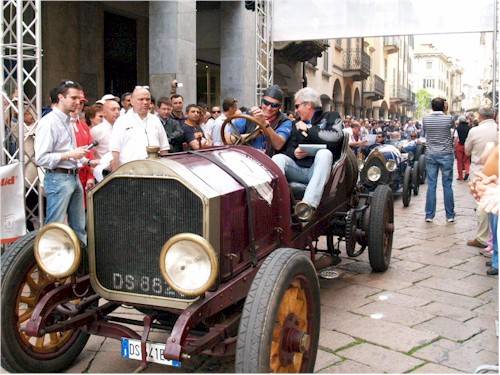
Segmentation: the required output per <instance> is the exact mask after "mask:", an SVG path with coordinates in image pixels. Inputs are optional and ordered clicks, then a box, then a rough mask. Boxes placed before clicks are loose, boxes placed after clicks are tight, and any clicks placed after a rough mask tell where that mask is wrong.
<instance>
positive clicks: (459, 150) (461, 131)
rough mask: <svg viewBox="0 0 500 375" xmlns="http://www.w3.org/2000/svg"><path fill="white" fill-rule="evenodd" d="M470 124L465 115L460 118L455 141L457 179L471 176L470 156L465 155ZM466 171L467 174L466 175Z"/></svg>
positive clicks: (465, 178)
mask: <svg viewBox="0 0 500 375" xmlns="http://www.w3.org/2000/svg"><path fill="white" fill-rule="evenodd" d="M469 130H470V127H469V124H468V123H467V119H466V118H465V117H464V116H460V117H459V118H458V126H457V130H456V131H457V136H458V138H457V140H456V141H455V157H456V158H457V170H458V178H457V180H459V181H463V180H467V179H468V178H469V168H470V156H467V155H465V150H464V144H465V140H466V139H467V135H468V134H469ZM464 172H465V175H464Z"/></svg>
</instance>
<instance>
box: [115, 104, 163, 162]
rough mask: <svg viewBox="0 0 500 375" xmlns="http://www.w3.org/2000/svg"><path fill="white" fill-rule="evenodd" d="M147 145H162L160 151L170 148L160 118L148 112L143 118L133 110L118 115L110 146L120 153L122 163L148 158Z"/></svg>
mask: <svg viewBox="0 0 500 375" xmlns="http://www.w3.org/2000/svg"><path fill="white" fill-rule="evenodd" d="M147 146H156V147H160V151H165V150H170V145H169V143H168V138H167V134H166V133H165V129H164V128H163V126H162V124H161V122H160V119H159V118H158V117H157V116H155V115H152V114H151V113H148V115H147V117H145V118H144V120H143V119H141V118H140V117H139V115H138V114H137V113H135V112H134V111H133V110H130V111H128V112H127V113H126V114H125V115H124V116H120V117H118V119H117V120H116V122H115V124H114V125H113V132H112V134H111V141H110V147H109V148H110V150H111V151H117V152H119V153H120V165H121V164H124V163H127V162H129V161H133V160H143V159H146V158H147V156H148V155H147V152H146V147H147Z"/></svg>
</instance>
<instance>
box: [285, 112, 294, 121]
mask: <svg viewBox="0 0 500 375" xmlns="http://www.w3.org/2000/svg"><path fill="white" fill-rule="evenodd" d="M286 117H288V119H289V120H290V121H292V122H293V121H295V112H294V111H287V112H286Z"/></svg>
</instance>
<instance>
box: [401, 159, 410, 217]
mask: <svg viewBox="0 0 500 375" xmlns="http://www.w3.org/2000/svg"><path fill="white" fill-rule="evenodd" d="M411 190H412V189H411V167H410V166H409V165H408V166H407V167H406V169H405V174H404V177H403V193H402V198H403V206H404V207H408V206H409V205H410V202H411Z"/></svg>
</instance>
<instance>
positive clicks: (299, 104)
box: [295, 102, 307, 109]
mask: <svg viewBox="0 0 500 375" xmlns="http://www.w3.org/2000/svg"><path fill="white" fill-rule="evenodd" d="M306 103H307V102H302V103H297V104H295V109H299V107H300V106H301V105H302V104H306Z"/></svg>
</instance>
